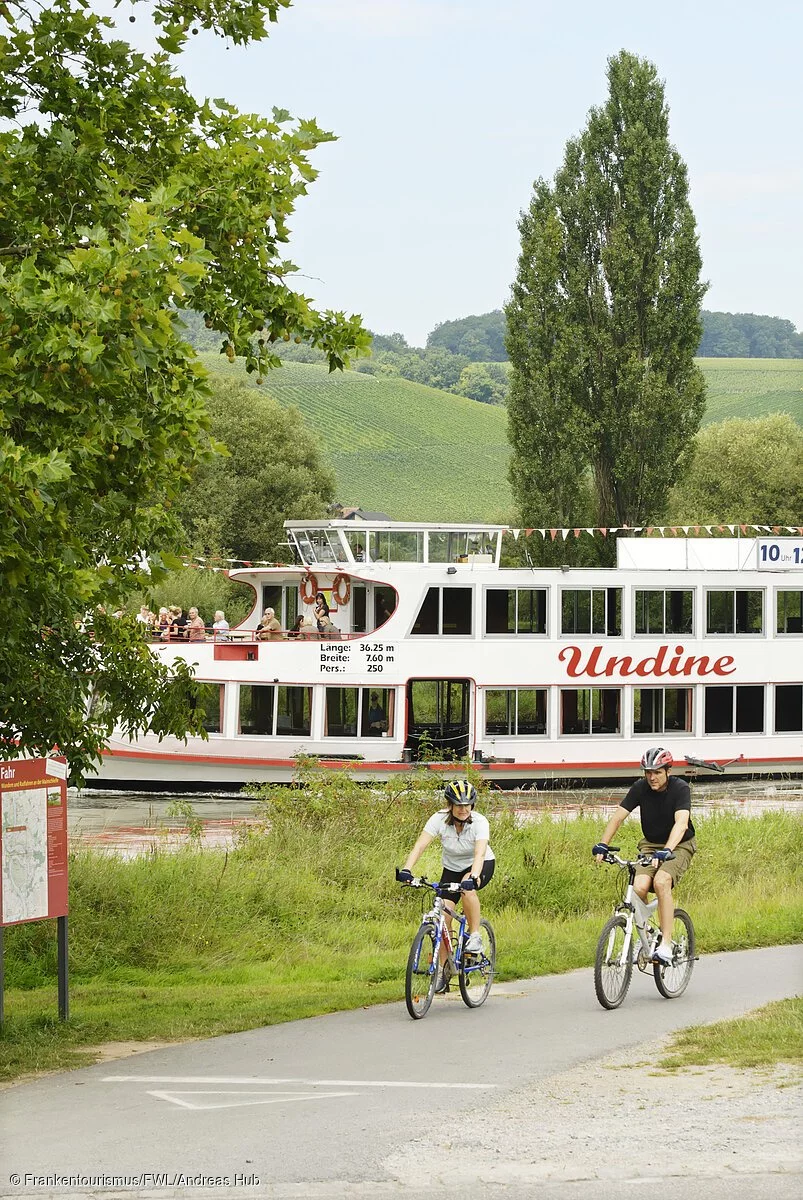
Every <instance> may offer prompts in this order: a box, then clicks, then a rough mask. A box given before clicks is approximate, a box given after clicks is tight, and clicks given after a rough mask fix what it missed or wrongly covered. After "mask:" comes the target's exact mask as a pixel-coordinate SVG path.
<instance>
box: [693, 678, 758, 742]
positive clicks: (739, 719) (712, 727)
mask: <svg viewBox="0 0 803 1200" xmlns="http://www.w3.org/2000/svg"><path fill="white" fill-rule="evenodd" d="M705 732H706V733H763V732H764V688H763V686H762V685H760V684H749V685H742V686H738V685H737V686H736V687H728V686H724V685H717V686H713V685H712V686H709V687H706V689H705Z"/></svg>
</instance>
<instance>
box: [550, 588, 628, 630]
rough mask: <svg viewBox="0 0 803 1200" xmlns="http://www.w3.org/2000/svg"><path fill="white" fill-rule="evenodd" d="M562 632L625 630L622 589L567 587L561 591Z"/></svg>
mask: <svg viewBox="0 0 803 1200" xmlns="http://www.w3.org/2000/svg"><path fill="white" fill-rule="evenodd" d="M561 633H563V634H567V633H568V634H572V635H576V634H578V633H592V634H606V635H607V636H608V637H619V636H620V635H621V633H622V589H621V588H613V587H611V588H564V589H563V591H562V592H561Z"/></svg>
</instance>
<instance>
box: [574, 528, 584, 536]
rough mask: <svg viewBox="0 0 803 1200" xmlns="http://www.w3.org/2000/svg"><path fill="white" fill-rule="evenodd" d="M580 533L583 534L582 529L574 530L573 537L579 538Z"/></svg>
mask: <svg viewBox="0 0 803 1200" xmlns="http://www.w3.org/2000/svg"><path fill="white" fill-rule="evenodd" d="M582 532H583V531H582V529H575V531H574V536H575V537H576V538H579V536H580V534H581V533H582Z"/></svg>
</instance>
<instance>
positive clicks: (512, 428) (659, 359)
mask: <svg viewBox="0 0 803 1200" xmlns="http://www.w3.org/2000/svg"><path fill="white" fill-rule="evenodd" d="M608 85H609V93H608V98H607V101H606V103H605V104H604V105H603V106H602V107H601V108H594V109H592V110H591V112H590V114H589V117H588V122H587V124H586V127H585V129H584V130H583V131H582V133H581V134H580V136H579V137H577V138H574V139H572V140H570V141H569V142H568V143H567V145H566V151H565V157H564V161H563V165H562V167H561V169H560V170H559V171H558V173H557V175H556V176H555V180H554V183H552V184H549V183H547V182H545V181H544V180H543V179H539V180H538V181H537V182H536V184H535V186H534V192H533V197H532V201H531V203H530V206H529V209H528V210H527V211H526V212H524V213H523V214H522V216H521V219H520V222H519V230H520V233H521V252H520V255H519V260H518V269H517V274H516V278H515V281H514V283H513V287H512V294H511V299H510V302H509V304H508V305H507V308H506V315H507V322H508V335H507V348H508V353H509V355H510V360H511V364H512V371H511V384H510V395H509V399H508V412H509V436H510V441H511V445H512V450H513V454H512V460H511V467H510V478H511V483H512V486H513V491H514V495H515V497H516V500H517V503H518V506H519V510H520V517H521V520H522V522H523V523H525V524H539V525H544V524H548V525H575V524H588V523H589V520H593V521H595V522H596V523H597V524H599V525H602V526H623V525H638V524H644V523H647V522H649V521H650V520H653V519H657V518H658V517H659V516H660V515H661V513H662V512H663V510H664V507H665V504H666V498H667V494H668V492H669V489H670V487H671V486H672V484H673V483H674V482H675V480H676V479H677V477H678V475H679V473H681V472H682V471H683V469H684V464H685V463H686V461H687V457H688V456H689V454H690V452H691V447H692V439H693V437H694V434H695V433H696V431H697V429H698V428H699V424H700V419H701V417H702V414H703V409H704V397H705V385H704V382H703V378H702V375H701V373H700V371H699V369H698V368H697V367H696V365H695V363H694V355H695V353H696V350H697V347H698V345H699V343H700V336H701V325H700V304H701V301H702V297H703V294H704V291H705V287H704V285H703V283H702V282H701V280H700V270H701V259H700V251H699V246H698V239H697V232H696V227H695V220H694V214H693V212H692V209H691V206H690V204H689V197H688V179H687V173H686V167H685V165H684V163H683V161H682V159H681V157H680V155H679V154H678V152H677V150H676V149H675V148H674V146H673V145H672V144H671V142H670V140H669V112H668V108H667V105H666V101H665V97H664V87H663V84H662V82H661V80H660V79H659V78H658V76H657V73H656V70H655V67H654V66H653V65H652V64H651V63H649V62H647V61H645V60H643V59H639V58H637V57H635V56H634V55H632V54H629V53H627V52H625V51H622V52H621V53H620V54H618V55H617V56H616V57H614V58H612V59H610V60H609V63H608Z"/></svg>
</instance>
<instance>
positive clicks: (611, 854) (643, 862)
mask: <svg viewBox="0 0 803 1200" xmlns="http://www.w3.org/2000/svg"><path fill="white" fill-rule="evenodd" d="M618 849H619V847H618V846H609V847H608V853H607V854H605V855H603V857H602V861H603V862H605V863H610V864H611V866H617V867H648V866H649V865H650V863H651V862H652V860H653V855H652V854H637V855H636V857H635V858H633V859H627V858H620V857H619V855H618V854H617V853H616V851H617V850H618ZM671 857H672V858H674V857H675V855H674V853H673V854H672V855H671ZM666 861H667V862H668V861H669V860H668V859H667V860H666Z"/></svg>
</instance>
